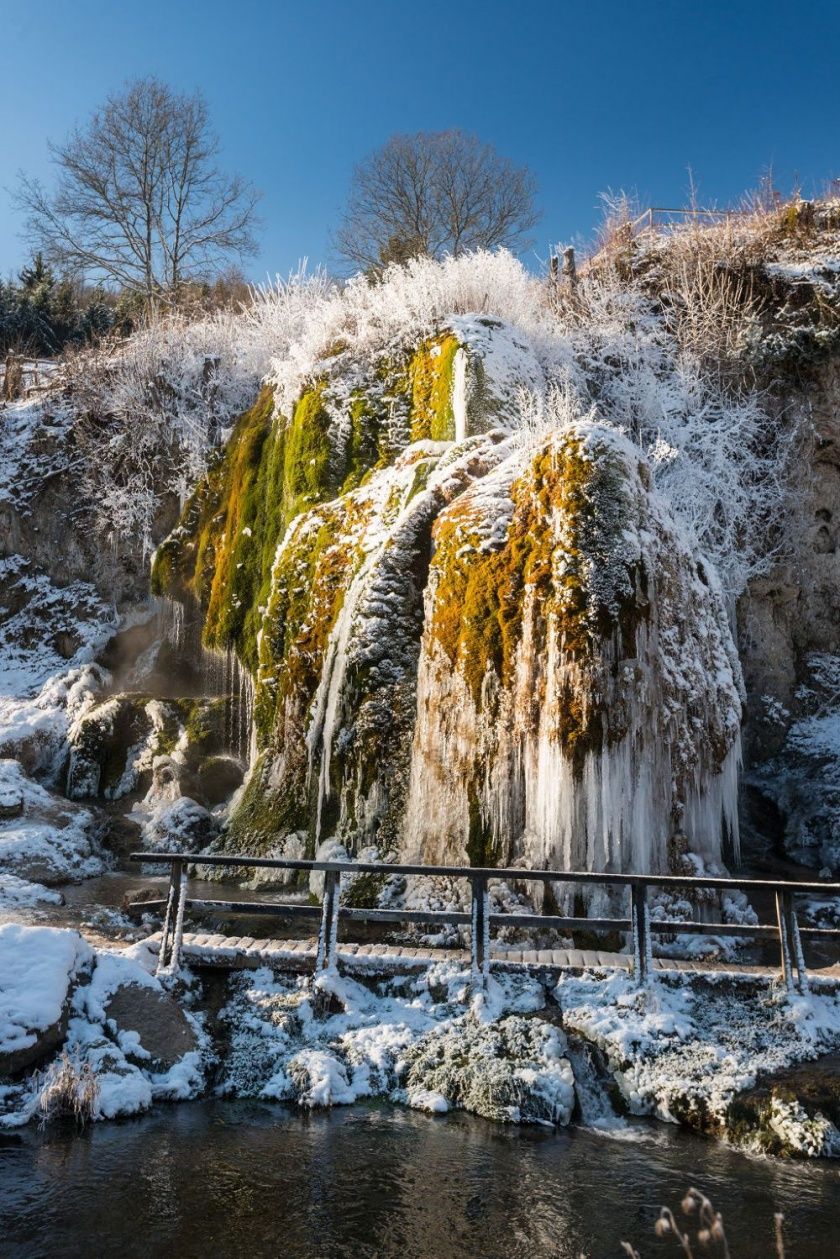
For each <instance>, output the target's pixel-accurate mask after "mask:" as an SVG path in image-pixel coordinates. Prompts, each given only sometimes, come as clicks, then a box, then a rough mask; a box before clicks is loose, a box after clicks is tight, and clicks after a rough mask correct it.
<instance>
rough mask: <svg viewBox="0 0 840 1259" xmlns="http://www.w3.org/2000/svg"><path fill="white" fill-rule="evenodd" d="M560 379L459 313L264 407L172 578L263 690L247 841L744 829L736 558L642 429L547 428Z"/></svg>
mask: <svg viewBox="0 0 840 1259" xmlns="http://www.w3.org/2000/svg"><path fill="white" fill-rule="evenodd" d="M540 375H541V369H540V367H539V364H538V362H537V360H536V357H535V355H534V353H533V351H532V350H531V349H530V347H529V346H528V345H527V344H526V343H525V342H524V341H523V340H522V339H521V338H517V336H516V335H515V334H514V333H513V332H512V331H511V330H510V329H509V328H507V327H506V326H505V325H504V324H502V323H501V322H500V321H497V320H488V319H482V318H480V317H462V318H461V319H460V320H455V321H452V322H451V324H450V325H447V326H446V327H442V328H441V329H440V331H439V332H438V333H436V334H435V335H434V336H431V337H429V338H426V339H424V340H423V342H422V343H421V344H419V345H418V346H416V347H415V348H414V350H413V351H412V352H411V353H409V354H407V355H406V356H405V357H404V358H403V359H402V360H401V361H399V360H397V361H395V360H394V358H393V357H384V358H382V359H381V360H380V361H379V362H378V363H377V365H376V366H375V369H374V371H373V372H372V374H369V375H368V376H367V378H365V376H364V375H360V373H359V372H358V370H357V368H356V366H355V365H354V364H352V363H349V362H348V361H346V359H344V358H342V354H341V352H340V351H339V352H338V353H337V354H336V355H335V357H334V360H333V361H332V362H331V363H329V364H328V365H327V366H326V368H325V371H324V373H323V375H322V376H321V378H320V379H319V380H318V381H317V382H316V383H314V384H313V385H311V386H309V387H308V388H306V389H305V390H304V392H303V393H302V395H301V396H300V398H299V400H298V401H297V403H296V405H295V406H294V408H293V411H292V414H291V415H290V416H288V417H283V416H279V415H275V414H274V411H273V407H272V399H271V396H270V394H269V393H268V392H267V391H266V392H264V393H263V395H262V396H261V398H260V400H259V402H258V403H257V405H256V406H255V407H254V408H253V410H252V411H251V412H249V413H248V414H247V415H246V416H244V417H243V419H242V420H241V421H240V422H239V425H238V426H237V428H236V429H235V430H234V433H233V436H232V437H231V440H230V442H229V444H228V447H227V452H226V454H225V455H224V457H223V458H221V459H220V461H219V462H218V464H217V465H216V467H214V468H213V469H212V470H211V473H210V475H209V477H208V478H207V479H206V480H205V481H204V482H203V483H202V484H201V485H200V486H199V488H198V490H197V491H196V493H195V494H194V496H193V498H192V500H191V501H190V502H189V503H188V504H187V507H186V508H185V511H184V515H183V517H182V521H181V524H180V525H179V527H178V529H177V530H176V531H175V532H174V533H173V534H172V535H171V536H170V538H169V539H168V540H167V541H166V542H165V543H164V545H163V546H162V547H161V548H160V549H159V551H158V553H157V557H156V560H155V566H154V571H153V583H154V586H155V589H156V590H157V591H158V592H159V593H160V594H163V595H166V596H167V597H169V598H171V599H180V600H183V601H184V602H185V603H186V604H187V606H188V607H197V608H198V609H199V611H200V616H201V619H202V623H203V644H204V648H205V649H206V650H208V651H217V652H221V651H225V650H229V649H233V650H235V651H236V652H237V653H238V656H239V658H240V659H241V660H242V662H243V664H244V665H245V666H246V667H247V669H248V670H249V671H250V674H251V677H252V679H253V685H254V732H255V741H256V748H255V763H254V765H253V767H252V773H251V776H250V779H249V782H248V784H247V786H246V789H245V792H244V794H243V796H242V798H241V800H240V802H239V804H238V806H237V808H236V810H235V812H234V815H233V817H232V819H231V822H230V825H229V828H228V831H227V835H226V841H225V842H226V843H227V845H228V846H229V847H231V848H232V849H234V850H237V849H239V850H242V849H243V848H245V847H247V848H250V849H253V848H254V847H255V846H257V847H260V846H261V847H263V848H269V847H270V848H271V849H272V851H277V850H279V851H282V850H284V849H285V848H287V847H288V846H289V844H292V846H293V847H294V849H295V851H299V850H300V846H301V844H303V846H304V847H305V848H306V849H307V850H308V851H310V852H311V851H314V850H315V848H316V847H317V845H318V844H320V843H322V842H324V841H325V840H327V839H334V838H335V839H338V840H340V841H341V842H343V843H345V844H346V845H347V846H348V847H349V848H350V849H352V850H355V851H358V850H359V849H360V848H362V847H365V846H368V845H371V844H372V845H374V846H376V847H377V848H378V850H379V851H380V852H383V853H389V854H391V855H398V854H402V855H410V856H412V857H414V858H417V859H422V860H425V861H437V860H445V859H455V860H458V861H467V860H469V861H472V862H473V863H475V862H490V863H498V862H500V861H513V860H517V859H520V858H524V859H526V860H528V861H529V862H534V863H537V864H544V863H553V862H557V863H560V864H564V865H566V866H575V865H581V864H585V865H589V866H591V867H592V868H597V869H606V868H609V869H632V868H636V869H645V868H652V867H656V868H666V867H667V865H668V862H669V845H673V846H674V851H676V850H677V849H680V850H683V849H684V848H685V846H686V843H688V844H689V845H691V846H693V847H695V848H696V849H698V850H699V851H702V852H703V853H704V854H706V855H707V856H709V857H712V858H717V857H719V856H720V852H721V845H722V844H723V843H725V842H729V843H730V844H737V822H736V812H735V801H736V792H737V763H738V756H739V727H740V712H741V700H740V693H739V683H740V673H739V668H738V664H737V657H736V654H735V651H734V647H733V643H732V639H731V635H730V632H729V628H728V624H727V621H726V616H725V613H724V608H723V602H722V598H721V595H720V593H719V591H718V588H717V583H716V579H715V577H714V574H713V573H712V572H711V571H710V570H709V568H708V566H705V567H704V565H703V564H702V563H699V562H698V561H697V559H696V558H695V557H694V556H693V555H692V554H691V551H690V549H689V547H688V545H687V544H686V542H685V541H684V540H683V537H682V535H681V533H680V530H679V529H678V527H677V526H676V524H675V523H674V521H673V520H672V519H671V518H670V517H669V514H668V511H667V509H666V508H665V506H664V504H663V503H662V502H661V501H660V500H659V499H658V498H657V496H656V494H655V493H654V492H653V490H652V486H651V471H650V468H649V466H648V464H647V461H646V459H645V458H644V456H643V454H642V452H641V451H640V450H639V449H638V448H636V447H634V446H633V444H632V443H631V442H629V441H628V440H627V439H625V438H622V437H621V436H620V435H619V434H618V433H617V432H616V431H615V430H613V429H611V428H609V427H604V426H603V425H599V424H598V423H596V422H594V421H592V420H587V421H582V422H579V423H576V424H571V425H567V426H566V427H565V428H562V429H559V430H557V429H554V430H552V429H550V428H546V429H545V430H544V431H540V430H539V429H536V430H532V431H529V430H528V428H527V426H526V428H525V429H523V406H524V404H523V402H522V399H521V397H520V394H519V392H518V391H519V390H521V389H522V388H530V389H532V390H533V389H535V388H538V387H539V385H540Z"/></svg>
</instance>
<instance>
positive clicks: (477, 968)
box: [470, 876, 490, 983]
mask: <svg viewBox="0 0 840 1259" xmlns="http://www.w3.org/2000/svg"><path fill="white" fill-rule="evenodd" d="M470 886H471V887H472V931H471V941H470V947H471V952H472V973H473V978H474V979H480V980H481V982H482V983H483V982H484V981H485V980H486V978H487V976H488V974H489V973H490V898H489V896H488V894H487V880H486V879H485V878H482V877H480V876H478V877H472V878H471V879H470Z"/></svg>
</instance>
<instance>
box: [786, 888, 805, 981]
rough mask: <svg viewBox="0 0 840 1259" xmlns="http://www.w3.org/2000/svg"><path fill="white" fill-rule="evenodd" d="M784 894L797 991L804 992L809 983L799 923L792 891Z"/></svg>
mask: <svg viewBox="0 0 840 1259" xmlns="http://www.w3.org/2000/svg"><path fill="white" fill-rule="evenodd" d="M785 895H786V897H787V900H788V921H789V922H790V942H791V946H792V950H793V958H794V961H795V963H796V976H797V979H798V981H799V991H800V992H801V993H806V992H810V990H811V985H810V984H809V983H808V967H807V966H806V964H805V954H804V953H803V951H802V936H801V935H800V934H799V923H798V921H797V918H796V907H795V905H794V903H793V892H786V893H785Z"/></svg>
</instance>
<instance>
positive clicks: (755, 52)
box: [0, 0, 840, 278]
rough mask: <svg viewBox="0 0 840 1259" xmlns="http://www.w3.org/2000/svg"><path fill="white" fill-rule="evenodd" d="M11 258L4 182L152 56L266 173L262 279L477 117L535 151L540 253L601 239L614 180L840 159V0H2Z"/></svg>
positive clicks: (663, 197)
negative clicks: (348, 198) (389, 144)
mask: <svg viewBox="0 0 840 1259" xmlns="http://www.w3.org/2000/svg"><path fill="white" fill-rule="evenodd" d="M0 31H2V33H3V44H4V49H3V66H2V71H1V72H0V118H2V120H3V124H2V131H3V143H2V163H0V167H1V168H2V171H3V177H2V179H0V185H2V188H1V189H0V274H2V275H7V274H8V273H9V272H10V271H11V270H16V269H17V268H18V267H19V266H20V264H21V262H22V261H23V257H24V253H25V247H24V245H23V243H22V242H21V240H20V239H19V237H18V232H19V230H20V222H19V219H18V217H17V215H16V213H15V211H14V210H13V209H12V207H11V205H10V203H9V196H8V192H7V191H6V189H7V188H8V186H9V185H10V184H12V183H13V182H14V172H15V171H16V170H18V169H20V168H26V169H27V170H28V171H30V172H33V173H35V174H37V175H40V176H42V177H45V178H48V176H49V164H48V160H47V150H46V140H47V138H48V137H53V138H60V137H62V136H63V135H64V134H65V133H66V131H67V129H68V128H69V127H70V126H71V125H72V124H73V123H74V122H75V121H77V120H79V121H82V120H84V118H85V116H86V115H87V114H88V113H89V111H90V110H91V109H92V108H94V107H95V106H96V105H97V104H98V103H99V102H100V101H101V100H102V98H103V97H104V96H105V95H106V94H107V93H108V92H109V91H110V90H112V89H114V88H117V87H119V86H120V84H121V83H122V82H123V81H124V80H126V79H128V78H131V77H134V76H137V75H142V74H147V73H153V74H156V75H158V76H159V77H161V78H163V79H165V80H167V81H168V82H170V83H171V84H173V85H174V86H176V87H177V88H179V89H182V90H187V89H189V90H191V89H193V88H196V87H198V88H201V90H202V91H203V92H204V93H205V95H206V97H207V99H208V101H209V104H210V109H211V114H212V117H213V120H214V123H215V126H216V129H217V131H218V132H219V134H220V137H221V140H222V145H223V152H224V160H225V163H226V164H227V165H228V166H229V167H230V168H231V169H236V170H238V171H239V172H241V173H242V174H244V175H245V176H247V177H248V178H249V179H251V180H252V181H254V182H255V183H256V184H257V185H258V186H259V187H260V188H262V189H263V191H264V194H265V196H264V200H263V203H262V208H261V215H262V218H263V220H264V222H263V227H262V231H261V239H262V246H261V251H260V254H259V256H258V258H256V259H255V260H253V261H252V262H250V263H249V264H248V267H247V271H248V273H249V274H250V275H251V276H253V277H255V278H259V277H260V276H262V275H264V274H265V273H266V272H275V271H279V272H281V273H286V272H288V271H289V270H290V269H291V268H292V267H294V266H295V265H296V263H297V261H298V259H299V258H301V257H304V256H305V257H308V258H309V260H310V262H311V263H315V262H321V261H329V233H330V230H331V228H332V227H334V225H335V223H336V221H337V219H338V216H339V214H340V210H341V205H342V202H343V199H344V196H345V194H346V190H347V185H348V181H349V178H350V175H351V172H352V168H353V165H354V163H355V162H356V161H358V160H359V159H360V158H362V157H364V155H365V154H366V153H367V152H369V151H370V150H371V149H372V148H374V147H376V146H377V145H378V144H380V143H381V142H383V141H384V140H385V139H386V138H387V137H388V136H389V135H390V134H392V133H393V132H395V131H415V130H441V129H444V128H447V127H462V128H464V129H467V130H471V131H474V132H476V133H477V134H478V135H479V136H481V137H482V138H483V139H485V140H489V141H491V142H493V143H494V144H495V145H496V146H497V147H498V148H499V149H500V150H501V151H502V152H503V153H504V154H505V155H507V156H509V157H511V158H513V159H515V160H517V161H519V162H523V163H526V164H527V165H529V166H531V167H532V168H533V170H534V172H535V173H536V175H537V179H538V181H539V186H540V198H539V200H540V206H541V208H542V210H543V211H544V218H543V220H542V223H541V224H540V226H539V227H538V229H537V232H536V235H537V244H536V246H535V251H534V253H535V254H536V255H539V256H541V257H545V255H546V254H547V252H548V244H549V242H550V241H552V240H563V241H566V240H571V239H581V238H587V237H588V236H589V235H590V233H591V232H592V230H593V227H594V225H595V223H596V221H597V217H598V210H597V202H598V194H599V192H600V191H601V190H603V189H606V188H613V189H618V188H625V189H632V190H635V191H637V192H638V194H639V197H640V200H641V202H642V204H644V205H646V204H651V203H652V204H657V205H671V204H674V203H677V204H680V203H682V202H683V200H684V198H685V194H686V189H687V183H688V179H687V173H686V172H687V167H689V166H691V168H692V170H693V171H694V175H695V178H696V179H697V180H698V182H699V185H700V195H701V200H703V201H704V202H705V203H707V204H711V203H717V204H725V203H727V202H729V201H732V200H733V199H736V198H737V197H738V196H739V194H740V193H741V192H742V191H743V190H744V189H745V188H747V187H751V186H754V185H755V184H756V183H757V182H758V179H759V177H760V175H761V173H762V171H764V170H765V169H766V168H767V167H768V166H770V165H771V164H772V166H773V169H774V171H775V175H776V179H777V182H778V184H779V185H780V187H782V189H783V190H785V191H787V190H788V189H789V188H790V186H791V185H792V183H793V181H794V180H796V179H798V180H799V181H800V182H801V184H802V187H803V190H804V191H805V192H806V193H808V192H813V191H815V190H818V189H819V188H820V187H821V186H822V185H823V183H824V181H825V180H827V179H829V178H832V177H835V176H838V175H840V127H838V122H840V92H838V90H837V67H838V60H839V57H840V4H839V3H837V0H809V2H808V4H807V5H797V4H795V3H792V2H791V0H762V2H761V3H753V2H752V0H732V2H731V3H720V2H719V0H706V2H705V3H692V2H689V0H675V2H674V3H661V2H660V3H656V2H653V0H632V2H631V0H622V2H617V0H578V2H577V3H574V4H572V3H567V2H566V0H555V2H554V3H548V2H544V0H518V2H511V0H506V2H502V0H483V3H482V2H478V0H454V2H453V0H447V2H446V3H440V2H439V0H426V2H425V3H419V2H418V0H409V2H406V0H400V2H398V3H397V2H395V3H390V2H386V0H355V2H346V3H344V2H341V0H297V2H296V3H290V2H288V0H271V2H269V0H236V2H235V3H233V2H232V0H225V2H224V3H221V2H217V0H202V2H200V3H199V2H197V0H168V2H163V0H143V3H141V4H134V3H131V4H130V3H126V2H125V0H119V2H118V0H63V2H62V0H39V2H38V3H37V4H31V5H27V4H21V3H20V0H0Z"/></svg>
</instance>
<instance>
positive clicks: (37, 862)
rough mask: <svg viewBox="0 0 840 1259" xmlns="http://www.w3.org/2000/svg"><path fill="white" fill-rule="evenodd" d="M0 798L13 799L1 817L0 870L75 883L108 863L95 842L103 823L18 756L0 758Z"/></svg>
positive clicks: (52, 881) (39, 880) (51, 882)
mask: <svg viewBox="0 0 840 1259" xmlns="http://www.w3.org/2000/svg"><path fill="white" fill-rule="evenodd" d="M0 798H4V799H7V800H10V801H13V802H14V803H15V812H14V813H12V815H11V816H7V817H5V818H0V868H2V869H3V871H4V872H6V873H8V874H13V875H15V876H16V877H17V878H20V879H25V880H27V881H29V882H31V883H45V884H47V885H48V886H51V885H54V884H56V883H66V882H71V883H76V882H79V881H81V880H82V879H85V878H90V877H92V876H93V875H97V874H101V873H102V872H103V870H104V869H105V868H106V861H105V859H104V857H103V855H102V853H101V850H100V848H99V844H98V840H99V838H100V836H101V834H102V831H103V825H102V822H101V821H100V820H99V819H98V818H97V817H96V815H95V814H93V813H91V812H90V810H88V809H84V808H82V807H80V806H79V805H78V804H74V803H72V802H71V801H69V800H65V799H63V798H62V797H61V796H58V795H56V794H55V793H54V792H51V791H48V790H47V789H46V788H45V787H42V786H40V784H38V783H35V782H33V781H32V780H31V779H30V778H28V777H27V775H26V774H25V773H24V772H23V769H22V768H21V766H20V765H19V764H18V762H17V761H12V760H0ZM18 802H19V803H18Z"/></svg>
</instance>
